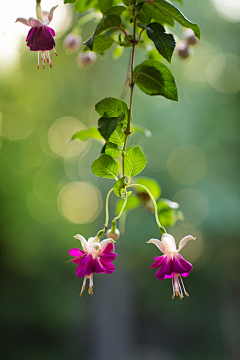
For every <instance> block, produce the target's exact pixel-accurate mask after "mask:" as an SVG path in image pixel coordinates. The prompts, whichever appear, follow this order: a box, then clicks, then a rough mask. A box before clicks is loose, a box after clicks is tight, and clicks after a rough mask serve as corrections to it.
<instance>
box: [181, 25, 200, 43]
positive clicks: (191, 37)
mask: <svg viewBox="0 0 240 360" xmlns="http://www.w3.org/2000/svg"><path fill="white" fill-rule="evenodd" d="M183 38H184V40H185V41H186V42H187V43H188V45H195V44H197V43H198V41H199V40H198V38H197V37H196V36H195V34H194V31H193V30H192V29H187V30H186V31H184V33H183Z"/></svg>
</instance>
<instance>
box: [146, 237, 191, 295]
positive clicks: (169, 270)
mask: <svg viewBox="0 0 240 360" xmlns="http://www.w3.org/2000/svg"><path fill="white" fill-rule="evenodd" d="M189 240H195V238H194V237H192V236H191V235H188V236H185V237H184V238H183V239H182V240H181V241H180V243H179V247H178V250H177V249H176V243H175V239H174V237H173V236H172V235H169V234H163V235H162V239H161V241H160V240H158V239H150V240H149V241H148V243H149V244H155V245H156V246H157V247H158V248H159V249H160V250H161V252H162V253H163V254H164V255H162V256H157V257H155V262H154V263H153V264H152V265H151V268H152V269H155V268H158V267H160V269H159V270H158V271H157V272H156V274H155V276H156V277H157V278H158V279H159V280H163V279H167V278H172V287H173V295H172V299H174V297H175V296H178V295H179V297H180V299H182V298H183V292H184V293H185V295H186V296H189V295H188V293H187V292H186V290H185V287H184V284H183V280H182V277H186V276H188V275H189V273H190V271H191V270H192V268H193V266H192V264H190V263H189V262H188V261H186V260H185V259H184V258H183V257H182V256H181V255H180V254H179V251H180V250H182V248H183V247H184V246H185V245H186V243H187V242H188V241H189ZM180 281H181V282H180Z"/></svg>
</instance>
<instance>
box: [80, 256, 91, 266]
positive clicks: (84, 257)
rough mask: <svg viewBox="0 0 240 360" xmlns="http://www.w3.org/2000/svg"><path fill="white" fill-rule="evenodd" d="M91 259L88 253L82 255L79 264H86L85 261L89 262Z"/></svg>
mask: <svg viewBox="0 0 240 360" xmlns="http://www.w3.org/2000/svg"><path fill="white" fill-rule="evenodd" d="M91 261H93V257H92V255H91V254H88V255H86V256H83V257H82V258H81V264H86V263H89V262H91Z"/></svg>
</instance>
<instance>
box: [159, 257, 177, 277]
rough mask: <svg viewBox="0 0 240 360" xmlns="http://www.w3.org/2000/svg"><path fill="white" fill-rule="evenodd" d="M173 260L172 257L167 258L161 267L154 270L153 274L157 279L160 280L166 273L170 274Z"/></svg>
mask: <svg viewBox="0 0 240 360" xmlns="http://www.w3.org/2000/svg"><path fill="white" fill-rule="evenodd" d="M172 263H173V261H172V259H171V258H170V259H167V261H166V262H165V263H164V264H163V265H162V267H161V268H160V269H159V270H158V271H157V272H156V274H155V276H156V277H157V278H158V280H160V281H162V280H163V279H164V278H165V276H166V275H171V274H172V268H173V264H172Z"/></svg>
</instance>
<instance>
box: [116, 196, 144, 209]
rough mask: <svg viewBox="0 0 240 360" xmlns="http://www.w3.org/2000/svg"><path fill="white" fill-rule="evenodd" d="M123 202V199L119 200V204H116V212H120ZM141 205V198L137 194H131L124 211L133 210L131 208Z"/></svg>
mask: <svg viewBox="0 0 240 360" xmlns="http://www.w3.org/2000/svg"><path fill="white" fill-rule="evenodd" d="M123 202H124V200H123V199H121V200H119V201H118V203H117V206H116V213H117V214H119V213H120V211H121V209H122V207H123ZM140 205H141V200H140V199H139V198H138V197H137V196H136V195H131V196H129V198H128V201H127V203H126V205H125V208H124V210H123V211H128V210H131V209H135V208H137V207H138V206H140Z"/></svg>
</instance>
